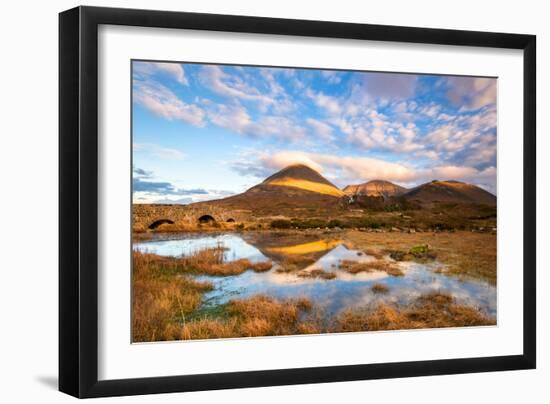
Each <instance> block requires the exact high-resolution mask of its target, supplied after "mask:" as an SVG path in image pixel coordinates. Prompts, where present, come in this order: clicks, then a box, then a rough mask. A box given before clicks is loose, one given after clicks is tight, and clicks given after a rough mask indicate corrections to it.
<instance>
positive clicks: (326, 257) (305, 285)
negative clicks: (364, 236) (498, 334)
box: [134, 233, 496, 315]
mask: <svg viewBox="0 0 550 404" xmlns="http://www.w3.org/2000/svg"><path fill="white" fill-rule="evenodd" d="M293 237H294V238H293ZM296 237H297V236H292V237H273V236H271V237H270V236H269V235H265V234H264V235H261V234H260V235H254V234H248V233H247V234H246V235H245V236H241V235H238V234H219V235H204V234H203V235H201V234H199V235H194V236H189V235H186V236H183V237H182V238H178V239H169V240H159V239H153V240H150V241H143V242H138V243H136V244H134V248H135V249H138V250H140V251H148V252H153V253H156V254H159V255H166V256H181V255H188V254H192V253H193V252H195V251H198V250H201V249H204V248H212V247H216V246H223V247H225V248H226V252H225V254H226V256H225V258H226V259H227V260H235V259H239V258H248V259H250V260H252V261H266V260H272V261H273V262H274V266H273V268H272V269H271V270H270V271H268V272H265V273H256V272H253V271H247V272H244V273H242V274H240V275H236V276H230V277H210V276H197V278H198V279H200V280H206V279H207V280H209V281H211V282H213V284H214V290H213V291H211V292H209V293H207V294H206V296H205V298H206V301H207V302H208V304H220V303H224V302H227V301H228V300H230V299H232V298H235V297H240V298H246V297H251V296H253V295H256V294H266V295H269V296H273V297H276V298H281V299H284V298H296V297H307V298H309V299H310V300H311V301H313V302H314V303H316V305H318V306H319V307H321V308H323V309H324V310H325V311H326V312H327V313H329V314H334V313H338V312H340V311H341V310H344V309H347V308H356V307H364V306H365V305H370V304H373V303H378V302H386V303H398V304H408V303H410V302H412V301H414V300H415V299H416V298H417V297H418V296H420V295H421V294H424V293H429V292H434V291H439V292H445V293H450V294H451V295H452V296H453V297H454V298H455V299H456V300H457V302H458V303H461V304H468V305H474V306H477V307H479V308H480V309H481V310H482V311H484V312H485V313H487V314H490V315H496V288H495V287H494V286H492V285H490V284H488V283H486V282H483V281H477V280H464V279H462V280H461V279H458V278H456V277H452V276H447V275H445V274H441V273H436V272H434V269H435V268H436V266H437V265H438V264H437V263H435V264H417V263H410V262H400V263H397V265H399V266H400V269H401V270H402V271H403V273H404V276H400V277H394V276H390V275H388V274H387V273H386V272H384V271H373V272H360V273H358V274H350V273H348V272H346V271H343V270H341V269H340V268H339V264H340V262H341V261H343V260H353V261H357V262H369V261H372V260H375V258H374V257H372V256H369V255H367V254H364V253H363V252H361V251H358V250H355V249H354V248H353V247H352V246H351V245H349V243H346V242H345V240H336V239H328V240H323V239H321V240H319V239H317V240H315V239H314V240H312V239H311V237H309V238H308V239H306V240H304V239H303V238H302V239H301V240H300V238H296ZM288 260H290V261H291V262H292V263H293V264H295V263H296V264H297V265H296V270H293V271H291V272H281V269H282V268H283V265H282V264H284V263H286V262H287V261H288ZM313 269H322V270H324V271H326V272H332V273H334V274H335V275H336V277H335V278H334V279H331V280H324V279H319V278H304V277H300V276H298V274H299V273H300V272H302V271H306V272H307V271H311V270H313ZM374 283H381V284H383V285H385V286H387V287H388V288H389V292H388V293H386V294H376V293H374V292H372V290H371V287H372V285H373V284H374Z"/></svg>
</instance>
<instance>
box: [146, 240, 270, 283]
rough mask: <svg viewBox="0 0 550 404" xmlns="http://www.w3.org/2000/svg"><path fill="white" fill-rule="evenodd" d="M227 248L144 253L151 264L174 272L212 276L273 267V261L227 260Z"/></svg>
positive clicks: (266, 269)
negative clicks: (182, 253) (174, 253)
mask: <svg viewBox="0 0 550 404" xmlns="http://www.w3.org/2000/svg"><path fill="white" fill-rule="evenodd" d="M224 252H225V249H224V248H223V247H213V248H207V249H203V250H199V251H196V252H194V253H193V254H190V255H187V256H184V257H165V256H161V255H156V254H142V255H143V256H144V257H146V259H147V261H148V262H149V263H151V264H155V265H158V266H160V267H162V268H164V269H165V270H167V271H170V272H172V273H192V274H205V275H212V276H231V275H239V274H242V273H243V272H245V271H247V270H252V271H255V272H266V271H269V270H270V269H271V268H272V267H273V263H272V262H271V261H264V262H252V261H250V260H248V259H246V258H242V259H238V260H235V261H225V259H224Z"/></svg>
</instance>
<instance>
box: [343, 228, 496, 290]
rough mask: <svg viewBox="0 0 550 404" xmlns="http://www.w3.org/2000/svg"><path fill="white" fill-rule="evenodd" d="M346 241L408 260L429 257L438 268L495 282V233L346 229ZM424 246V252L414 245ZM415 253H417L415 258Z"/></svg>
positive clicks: (372, 250)
mask: <svg viewBox="0 0 550 404" xmlns="http://www.w3.org/2000/svg"><path fill="white" fill-rule="evenodd" d="M345 237H346V240H349V241H350V242H352V243H353V244H354V245H355V247H356V248H357V249H360V250H363V251H371V252H374V253H375V254H383V253H388V254H393V256H394V257H399V256H400V255H401V256H402V258H403V259H407V260H419V261H425V260H429V259H431V258H432V257H434V258H437V261H438V262H439V263H440V264H443V266H442V267H441V268H440V271H442V272H444V273H447V274H452V275H457V276H467V277H474V278H478V279H483V280H486V281H488V282H490V283H492V284H496V281H497V266H496V254H497V242H496V234H492V233H479V232H475V233H473V232H469V231H457V232H440V233H426V232H423V233H418V232H417V233H412V234H409V233H392V232H388V233H369V232H361V231H354V230H351V231H346V232H345ZM418 246H427V248H428V250H427V252H426V254H424V253H423V252H416V251H415V250H414V247H418ZM415 254H416V255H417V256H416V257H415Z"/></svg>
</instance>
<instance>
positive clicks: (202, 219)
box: [199, 215, 216, 224]
mask: <svg viewBox="0 0 550 404" xmlns="http://www.w3.org/2000/svg"><path fill="white" fill-rule="evenodd" d="M215 222H216V219H214V217H213V216H211V215H202V216H200V217H199V223H201V224H209V223H215Z"/></svg>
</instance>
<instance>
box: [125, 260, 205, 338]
mask: <svg viewBox="0 0 550 404" xmlns="http://www.w3.org/2000/svg"><path fill="white" fill-rule="evenodd" d="M132 271H133V277H132V284H133V285H132V286H133V287H132V335H133V341H134V342H139V341H161V340H172V339H178V338H179V331H178V327H176V326H175V324H176V323H178V322H183V321H185V317H186V316H188V315H189V314H191V313H192V312H193V311H194V310H195V309H197V308H198V307H199V305H200V304H201V302H202V293H203V292H205V291H208V290H211V289H212V284H211V283H209V282H197V281H195V280H193V279H191V278H189V277H186V276H178V277H175V276H173V275H167V273H166V270H165V269H164V268H163V267H162V266H159V265H158V264H156V263H154V262H152V261H150V257H149V256H148V255H146V254H141V253H139V252H134V253H133V269H132Z"/></svg>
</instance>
